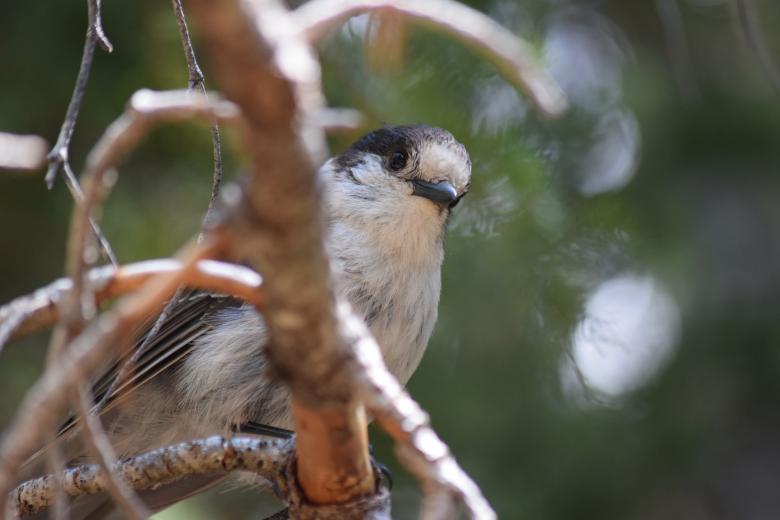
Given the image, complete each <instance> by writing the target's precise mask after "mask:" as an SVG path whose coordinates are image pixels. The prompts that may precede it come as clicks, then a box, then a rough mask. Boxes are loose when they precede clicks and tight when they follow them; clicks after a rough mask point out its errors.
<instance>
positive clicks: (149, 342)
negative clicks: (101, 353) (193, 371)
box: [59, 290, 241, 435]
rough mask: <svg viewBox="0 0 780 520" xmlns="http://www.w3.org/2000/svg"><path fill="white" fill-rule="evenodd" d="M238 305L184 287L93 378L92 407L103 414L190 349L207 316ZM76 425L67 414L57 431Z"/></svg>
mask: <svg viewBox="0 0 780 520" xmlns="http://www.w3.org/2000/svg"><path fill="white" fill-rule="evenodd" d="M240 305H241V301H240V300H237V299H236V298H232V297H227V296H219V295H214V294H209V293H205V292H200V291H193V290H184V291H183V292H182V293H181V294H180V295H179V296H178V298H177V300H176V303H175V304H174V305H173V306H171V307H170V308H169V309H168V311H169V312H168V313H167V316H165V317H164V318H163V319H162V321H161V322H160V323H156V322H157V320H158V318H157V317H154V318H151V319H150V320H149V321H148V322H147V323H146V324H145V325H144V329H145V331H144V332H143V334H141V335H140V336H139V339H138V340H137V341H136V343H135V345H134V346H133V348H132V349H129V350H128V351H127V352H125V353H124V354H123V355H122V356H121V357H120V359H118V360H116V361H115V362H113V363H112V364H111V365H110V366H109V367H108V369H107V370H106V371H105V372H104V373H103V374H102V375H101V376H100V377H99V378H98V379H97V380H96V381H95V383H94V384H93V387H92V393H93V396H94V398H95V403H97V404H96V405H95V411H97V412H98V413H99V414H101V415H103V414H106V413H107V412H109V411H110V410H112V409H113V408H114V407H115V406H116V405H117V404H119V403H120V402H121V401H122V399H123V398H125V397H128V396H130V395H131V394H132V392H134V391H135V390H137V389H138V388H140V387H141V386H142V385H144V384H146V383H148V382H149V381H151V380H152V379H153V378H154V377H156V376H158V375H159V374H160V373H162V372H164V371H166V370H168V369H170V368H172V367H174V366H175V365H177V364H178V363H180V362H181V361H182V360H183V359H184V358H186V357H187V355H188V354H189V353H190V352H191V351H192V348H193V345H194V342H195V340H197V339H198V338H200V337H201V336H203V335H204V334H206V333H207V332H209V331H210V330H212V328H213V326H214V325H213V323H212V320H211V319H209V318H210V317H211V316H213V315H214V314H215V313H217V312H218V311H220V310H221V309H224V308H227V307H237V306H240ZM154 329H157V330H156V331H155V330H154ZM77 425H78V420H77V419H76V418H75V417H74V416H70V417H69V418H68V419H67V420H66V421H65V423H64V424H63V425H62V427H61V428H60V431H59V434H60V435H65V434H67V433H68V432H70V431H71V430H73V429H74V428H75V427H76V426H77Z"/></svg>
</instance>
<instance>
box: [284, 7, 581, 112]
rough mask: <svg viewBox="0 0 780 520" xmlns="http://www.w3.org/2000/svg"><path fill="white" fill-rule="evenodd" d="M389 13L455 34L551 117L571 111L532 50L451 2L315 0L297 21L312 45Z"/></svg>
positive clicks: (476, 13) (298, 12) (301, 9)
mask: <svg viewBox="0 0 780 520" xmlns="http://www.w3.org/2000/svg"><path fill="white" fill-rule="evenodd" d="M370 11H389V12H392V13H396V14H398V15H399V16H403V17H406V18H408V19H409V20H411V21H414V22H417V23H419V24H421V25H424V26H426V27H428V28H430V29H432V30H436V31H441V32H443V33H445V34H448V35H450V36H453V37H454V38H456V39H458V40H459V41H461V42H462V43H464V44H465V45H467V46H469V47H471V48H472V49H474V50H475V51H476V52H477V53H479V54H480V55H481V56H482V57H484V58H485V59H486V60H488V61H490V62H492V63H493V64H494V65H495V66H496V68H497V69H498V70H499V71H500V72H501V73H502V74H503V75H504V76H505V77H506V78H507V79H508V80H509V81H511V82H513V83H514V84H516V85H517V86H518V87H520V89H521V90H522V91H523V92H525V94H526V95H527V96H528V97H529V98H530V99H531V101H532V102H533V104H534V105H535V106H536V108H537V109H538V110H539V111H540V112H541V113H542V114H544V115H546V116H548V117H558V116H560V115H562V114H563V112H564V111H565V110H566V97H565V96H564V94H563V91H562V90H561V89H560V87H558V85H557V84H556V83H555V81H553V79H552V78H550V77H549V76H548V75H547V73H546V72H544V70H542V68H541V67H540V66H539V65H538V63H537V60H536V59H535V58H534V53H533V51H532V49H531V48H530V46H529V45H528V44H527V43H525V42H524V41H523V40H521V39H520V38H518V37H517V36H515V35H514V34H512V33H510V32H509V31H508V30H506V29H505V28H504V27H502V26H501V25H500V24H498V23H496V22H495V21H493V20H492V19H491V18H489V17H487V16H485V15H484V14H482V13H480V12H479V11H477V10H475V9H472V8H471V7H467V6H465V5H463V4H461V3H459V2H454V1H452V0H424V1H420V0H311V1H310V2H306V3H305V4H303V5H302V6H301V7H299V8H298V9H297V10H296V11H295V12H294V15H295V20H296V23H297V24H298V26H299V27H300V29H301V31H303V32H304V33H305V34H306V36H307V37H308V39H309V40H310V41H317V40H319V39H320V38H322V37H323V36H324V35H325V34H326V33H327V32H328V31H330V30H332V29H333V28H335V27H337V26H339V25H341V24H343V23H344V22H346V21H347V20H348V19H350V18H352V17H353V16H357V15H359V14H361V13H365V12H370Z"/></svg>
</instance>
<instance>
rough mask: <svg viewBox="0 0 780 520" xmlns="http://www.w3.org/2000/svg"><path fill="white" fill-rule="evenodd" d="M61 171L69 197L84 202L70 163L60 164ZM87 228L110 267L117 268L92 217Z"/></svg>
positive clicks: (107, 244) (117, 261) (109, 246)
mask: <svg viewBox="0 0 780 520" xmlns="http://www.w3.org/2000/svg"><path fill="white" fill-rule="evenodd" d="M62 171H63V173H65V184H66V185H67V186H68V190H70V194H71V196H72V197H73V198H74V199H75V200H76V202H78V203H82V202H84V192H83V191H81V184H79V181H78V179H77V178H76V175H75V174H74V173H73V170H72V169H71V167H70V163H69V162H68V161H65V162H64V163H63V164H62ZM89 226H90V227H91V228H92V232H93V233H94V234H95V237H96V238H97V240H98V243H100V247H101V249H102V250H103V253H104V254H105V255H106V258H108V261H109V262H111V265H113V266H114V267H116V266H118V265H119V260H117V258H116V253H114V249H113V248H112V247H111V244H110V243H109V241H108V239H107V238H106V235H105V233H103V230H102V229H100V226H99V225H98V223H97V222H95V219H93V218H92V217H89Z"/></svg>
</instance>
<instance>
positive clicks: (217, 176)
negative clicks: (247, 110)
mask: <svg viewBox="0 0 780 520" xmlns="http://www.w3.org/2000/svg"><path fill="white" fill-rule="evenodd" d="M171 2H172V4H173V12H174V13H175V14H176V23H177V24H178V26H179V35H180V36H181V44H182V47H183V48H184V57H185V58H186V60H187V71H188V73H189V84H188V89H189V90H193V89H199V90H200V92H201V93H202V94H203V95H204V96H205V95H206V85H205V83H204V77H203V71H202V70H201V69H200V65H198V59H197V58H196V57H195V49H194V48H193V47H192V40H191V39H190V31H189V29H188V28H187V18H186V16H185V15H184V7H183V6H182V4H181V0H171ZM211 143H212V150H213V151H212V153H213V156H214V176H213V180H212V183H211V197H210V198H209V205H208V209H207V210H206V216H205V217H204V218H203V227H204V228H206V227H208V226H209V224H211V223H212V220H213V217H214V207H215V205H216V203H217V197H218V196H219V186H220V184H221V183H222V139H221V137H220V131H219V123H218V122H217V119H216V118H212V121H211Z"/></svg>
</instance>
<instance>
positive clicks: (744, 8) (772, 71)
mask: <svg viewBox="0 0 780 520" xmlns="http://www.w3.org/2000/svg"><path fill="white" fill-rule="evenodd" d="M735 7H736V11H737V21H738V26H739V28H740V30H741V32H742V35H743V37H744V38H745V39H746V40H747V43H748V45H749V46H750V50H751V51H753V54H754V55H755V56H756V58H757V59H758V62H759V64H760V65H761V68H762V69H763V71H764V74H765V75H766V77H767V79H768V80H769V82H770V83H771V84H772V88H773V89H774V90H775V93H777V94H780V70H778V67H777V64H776V63H775V61H774V59H772V54H771V52H770V51H769V48H768V47H767V45H766V36H765V35H764V31H763V29H762V28H761V20H760V19H759V16H758V9H757V7H756V4H755V3H754V2H753V0H735Z"/></svg>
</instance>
